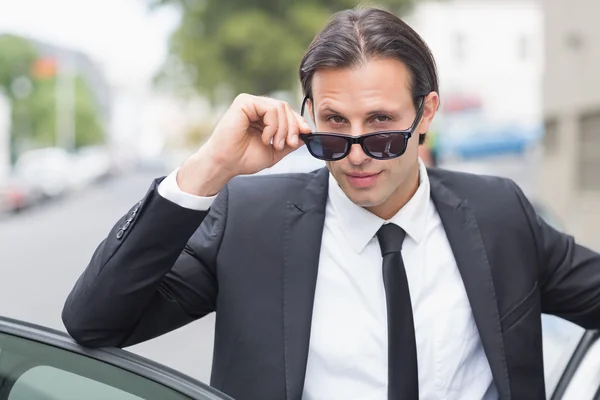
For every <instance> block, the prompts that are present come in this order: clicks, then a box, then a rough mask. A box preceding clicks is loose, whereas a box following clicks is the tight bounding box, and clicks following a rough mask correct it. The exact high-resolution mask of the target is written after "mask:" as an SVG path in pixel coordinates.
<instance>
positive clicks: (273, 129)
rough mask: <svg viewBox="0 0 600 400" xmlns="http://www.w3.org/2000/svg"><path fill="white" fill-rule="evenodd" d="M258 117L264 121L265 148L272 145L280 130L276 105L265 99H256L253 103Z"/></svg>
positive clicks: (262, 135) (263, 138)
mask: <svg viewBox="0 0 600 400" xmlns="http://www.w3.org/2000/svg"><path fill="white" fill-rule="evenodd" d="M252 106H253V109H254V111H255V113H256V116H257V117H258V118H260V119H262V124H263V125H264V128H263V129H262V134H261V139H262V142H263V144H264V145H265V146H268V145H270V144H271V141H272V140H273V137H274V136H275V134H276V133H277V130H278V128H279V117H278V112H277V108H276V107H275V105H274V104H273V103H272V102H270V101H268V100H267V99H265V98H260V97H255V98H254V99H253V101H252Z"/></svg>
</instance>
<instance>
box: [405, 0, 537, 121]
mask: <svg viewBox="0 0 600 400" xmlns="http://www.w3.org/2000/svg"><path fill="white" fill-rule="evenodd" d="M406 21H407V22H408V23H409V24H410V25H411V26H412V27H413V28H414V29H415V30H416V31H417V32H418V33H419V34H420V35H421V36H422V37H423V38H424V39H425V41H426V42H427V44H428V45H429V47H430V48H431V50H432V52H433V55H434V57H435V59H436V62H437V66H438V73H439V80H440V95H441V99H442V109H441V111H442V112H445V111H447V112H453V111H456V110H457V109H461V108H464V107H465V106H469V107H471V108H476V109H478V110H479V111H480V113H481V115H479V117H481V118H482V119H485V120H486V121H489V122H491V123H505V122H510V123H521V122H523V123H533V124H535V123H539V121H541V113H542V98H541V87H542V77H541V76H542V75H541V73H542V70H543V26H542V10H541V6H540V4H539V2H538V1H537V0H448V1H426V2H421V3H418V4H417V6H416V7H415V10H414V12H413V13H412V15H410V16H409V17H408V18H406Z"/></svg>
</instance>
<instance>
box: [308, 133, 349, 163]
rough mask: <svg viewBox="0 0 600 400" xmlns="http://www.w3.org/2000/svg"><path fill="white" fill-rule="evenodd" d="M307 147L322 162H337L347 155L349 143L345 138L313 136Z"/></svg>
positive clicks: (310, 137)
mask: <svg viewBox="0 0 600 400" xmlns="http://www.w3.org/2000/svg"><path fill="white" fill-rule="evenodd" d="M308 138H309V140H308V143H307V146H308V148H309V150H310V151H311V153H312V154H313V155H314V156H315V157H317V158H320V159H322V160H328V161H331V160H337V159H340V158H342V157H344V155H345V154H346V151H347V150H348V141H347V140H346V139H344V138H343V137H338V136H329V135H320V134H313V135H310V136H309V137H308Z"/></svg>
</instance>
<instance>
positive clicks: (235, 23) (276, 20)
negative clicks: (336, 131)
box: [148, 0, 416, 100]
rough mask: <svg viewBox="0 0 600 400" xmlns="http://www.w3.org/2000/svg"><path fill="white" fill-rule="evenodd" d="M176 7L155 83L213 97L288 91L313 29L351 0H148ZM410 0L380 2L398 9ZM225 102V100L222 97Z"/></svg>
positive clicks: (158, 4)
mask: <svg viewBox="0 0 600 400" xmlns="http://www.w3.org/2000/svg"><path fill="white" fill-rule="evenodd" d="M148 1H149V2H150V4H151V6H153V7H160V6H164V5H171V6H176V7H178V8H179V9H180V10H181V13H182V18H181V24H180V26H179V28H178V29H177V30H176V31H175V32H174V34H173V36H172V37H171V41H170V53H171V57H170V59H169V61H168V62H167V63H166V64H165V67H164V68H163V69H162V71H161V73H160V75H159V76H158V79H157V81H158V83H162V84H170V85H171V86H174V85H176V84H179V86H186V85H190V84H191V85H193V86H194V87H195V88H196V89H197V90H198V91H199V92H201V93H202V94H204V95H207V96H208V97H209V98H211V99H213V100H215V99H216V100H218V93H219V91H220V89H221V88H223V87H229V88H230V89H231V90H230V95H233V94H234V93H239V92H249V93H253V94H269V93H272V92H274V91H280V90H293V89H294V88H295V87H296V85H297V68H298V65H299V63H300V59H301V58H302V55H303V53H304V51H305V49H306V48H307V47H308V45H309V44H310V41H311V40H312V38H313V37H314V35H315V33H316V32H317V31H318V30H319V29H320V28H321V27H322V26H323V25H324V24H325V23H326V21H327V19H328V18H329V17H330V16H331V14H332V13H334V12H336V11H339V10H343V9H347V8H352V7H354V6H355V5H356V1H355V0H221V1H216V0H204V1H200V0H197V1H196V0H192V1H189V0H148ZM414 1H416V0H382V1H379V2H378V4H379V5H382V6H385V7H387V8H388V9H393V10H395V11H397V12H399V13H401V12H405V11H406V10H407V9H408V8H409V7H410V6H411V5H412V4H413V2H414ZM224 100H228V99H224Z"/></svg>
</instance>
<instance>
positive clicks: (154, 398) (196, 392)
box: [0, 317, 231, 400]
mask: <svg viewBox="0 0 600 400" xmlns="http://www.w3.org/2000/svg"><path fill="white" fill-rule="evenodd" d="M105 399H111V400H190V399H193V400H231V398H230V397H228V396H226V395H224V394H222V393H220V392H218V391H217V390H215V389H213V388H210V387H209V386H207V385H205V384H203V383H201V382H198V381H196V380H194V379H192V378H190V377H188V376H186V375H184V374H182V373H179V372H177V371H175V370H172V369H170V368H168V367H166V366H163V365H160V364H158V363H155V362H153V361H151V360H148V359H145V358H143V357H140V356H137V355H134V354H132V353H129V352H127V351H124V350H120V349H114V348H103V349H87V348H83V347H81V346H79V345H77V344H76V343H75V342H74V341H73V340H72V339H71V338H69V337H68V336H67V335H66V334H65V333H62V332H59V331H55V330H52V329H48V328H44V327H40V326H37V325H33V324H29V323H26V322H21V321H16V320H12V319H8V318H3V317H0V400H105Z"/></svg>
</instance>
